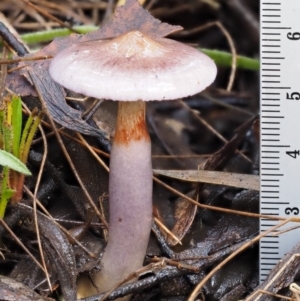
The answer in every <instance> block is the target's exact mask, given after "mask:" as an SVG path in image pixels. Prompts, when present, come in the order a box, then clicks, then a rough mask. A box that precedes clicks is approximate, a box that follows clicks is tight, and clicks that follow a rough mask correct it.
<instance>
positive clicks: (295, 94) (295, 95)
mask: <svg viewBox="0 0 300 301" xmlns="http://www.w3.org/2000/svg"><path fill="white" fill-rule="evenodd" d="M286 99H293V100H299V99H300V93H299V92H293V93H291V94H289V93H286Z"/></svg>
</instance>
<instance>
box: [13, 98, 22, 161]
mask: <svg viewBox="0 0 300 301" xmlns="http://www.w3.org/2000/svg"><path fill="white" fill-rule="evenodd" d="M11 124H12V131H13V132H12V139H13V140H12V153H13V155H14V156H15V157H17V158H19V155H20V139H21V131H22V101H21V98H20V97H19V96H16V95H13V97H12V120H11Z"/></svg>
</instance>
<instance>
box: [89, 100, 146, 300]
mask: <svg viewBox="0 0 300 301" xmlns="http://www.w3.org/2000/svg"><path fill="white" fill-rule="evenodd" d="M151 225H152V165H151V142H150V138H149V135H148V132H147V128H146V124H145V103H144V102H141V101H137V102H120V104H119V112H118V118H117V127H116V133H115V137H114V142H113V146H112V151H111V156H110V179H109V236H108V243H107V246H106V249H105V252H104V255H103V258H102V262H101V268H102V269H101V272H100V273H98V274H96V275H95V277H94V281H95V284H96V285H97V286H98V288H99V290H100V292H103V291H107V290H109V289H111V288H114V287H115V286H116V285H117V284H118V283H119V282H121V281H122V280H123V279H125V278H126V277H127V276H128V275H129V274H131V273H132V272H134V271H136V270H138V269H139V268H141V267H142V265H143V261H144V257H145V254H146V249H147V245H148V240H149V235H150V231H151ZM122 300H125V299H123V298H122Z"/></svg>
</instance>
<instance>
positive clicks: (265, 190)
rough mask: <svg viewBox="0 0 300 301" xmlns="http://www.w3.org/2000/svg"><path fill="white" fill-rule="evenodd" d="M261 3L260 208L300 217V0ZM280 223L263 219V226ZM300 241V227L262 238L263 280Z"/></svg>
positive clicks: (261, 225)
mask: <svg viewBox="0 0 300 301" xmlns="http://www.w3.org/2000/svg"><path fill="white" fill-rule="evenodd" d="M260 4H261V8H260V12H261V42H260V43H261V79H260V84H261V108H260V112H261V167H260V172H261V196H260V211H261V213H262V214H267V215H274V216H283V217H291V216H300V0H261V1H260ZM277 223H278V221H275V220H265V219H262V220H261V221H260V228H261V231H265V230H268V229H269V228H270V227H271V226H273V225H276V224H277ZM294 225H295V224H291V223H289V224H288V225H287V226H286V228H289V227H291V226H294ZM299 241H300V229H297V230H293V231H290V232H287V233H285V234H282V235H279V236H268V237H265V238H263V239H262V241H261V244H260V280H261V281H263V280H264V279H265V278H266V276H267V275H268V274H269V272H270V270H271V269H272V268H273V267H274V266H275V265H276V264H277V262H278V261H279V260H280V259H281V258H282V257H283V256H284V254H285V253H287V252H288V251H289V250H290V249H291V248H292V247H293V246H294V245H295V244H296V243H297V242H299Z"/></svg>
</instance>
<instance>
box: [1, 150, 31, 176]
mask: <svg viewBox="0 0 300 301" xmlns="http://www.w3.org/2000/svg"><path fill="white" fill-rule="evenodd" d="M0 165H2V166H5V167H8V168H10V169H13V170H16V171H17V172H20V173H23V174H25V175H31V172H30V171H29V169H28V168H27V167H26V165H25V164H24V163H23V162H21V161H20V160H19V159H18V158H16V157H15V156H14V155H12V154H10V153H9V152H6V151H4V150H2V149H1V150H0Z"/></svg>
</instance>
